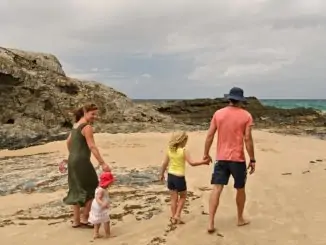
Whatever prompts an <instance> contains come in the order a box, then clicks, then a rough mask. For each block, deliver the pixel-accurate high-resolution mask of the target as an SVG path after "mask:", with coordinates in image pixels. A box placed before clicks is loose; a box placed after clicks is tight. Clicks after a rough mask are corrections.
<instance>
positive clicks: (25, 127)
mask: <svg viewBox="0 0 326 245" xmlns="http://www.w3.org/2000/svg"><path fill="white" fill-rule="evenodd" d="M87 102H94V103H96V104H97V105H98V106H99V107H100V115H99V116H100V120H99V123H98V124H96V126H97V130H98V131H102V132H105V131H106V132H111V131H113V132H119V127H120V128H121V127H122V126H123V125H124V127H123V128H121V130H120V131H122V132H123V131H126V130H127V131H129V132H132V131H137V130H140V129H142V126H139V127H138V128H137V129H133V128H132V125H131V124H130V123H131V122H138V123H140V124H141V123H149V124H150V123H154V122H169V121H170V117H168V116H164V115H163V114H161V113H159V112H157V111H155V110H154V109H152V108H151V107H146V106H144V105H136V104H134V103H133V102H132V101H131V100H130V99H129V98H127V97H126V95H124V94H122V93H120V92H118V91H116V90H114V89H112V88H109V87H107V86H104V85H102V84H100V83H97V82H93V81H81V80H78V79H73V78H69V77H67V76H66V75H65V73H64V71H63V69H62V66H61V64H60V62H59V61H58V59H57V58H56V57H55V56H53V55H49V54H41V53H32V52H25V51H21V50H14V49H6V48H1V47H0V103H1V106H0V124H1V128H0V148H9V149H14V148H21V147H25V146H30V145H33V144H38V143H40V142H46V141H50V140H55V139H62V138H64V137H66V133H65V132H67V131H68V130H69V128H70V127H71V125H72V123H73V117H72V111H73V110H74V109H76V108H77V107H79V106H81V105H83V104H85V103H87ZM113 123H114V124H113ZM62 132H63V133H62Z"/></svg>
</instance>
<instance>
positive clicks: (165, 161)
mask: <svg viewBox="0 0 326 245" xmlns="http://www.w3.org/2000/svg"><path fill="white" fill-rule="evenodd" d="M168 165H169V156H168V154H165V156H164V160H163V163H162V168H161V174H160V180H162V181H163V180H164V173H165V171H166V168H167V167H168Z"/></svg>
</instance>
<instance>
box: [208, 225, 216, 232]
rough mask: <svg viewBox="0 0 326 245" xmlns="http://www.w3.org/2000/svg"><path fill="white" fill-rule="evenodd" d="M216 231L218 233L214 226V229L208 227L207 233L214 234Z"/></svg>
mask: <svg viewBox="0 0 326 245" xmlns="http://www.w3.org/2000/svg"><path fill="white" fill-rule="evenodd" d="M215 231H216V228H214V227H213V226H212V227H208V229H207V233H208V234H213V233H214V232H215Z"/></svg>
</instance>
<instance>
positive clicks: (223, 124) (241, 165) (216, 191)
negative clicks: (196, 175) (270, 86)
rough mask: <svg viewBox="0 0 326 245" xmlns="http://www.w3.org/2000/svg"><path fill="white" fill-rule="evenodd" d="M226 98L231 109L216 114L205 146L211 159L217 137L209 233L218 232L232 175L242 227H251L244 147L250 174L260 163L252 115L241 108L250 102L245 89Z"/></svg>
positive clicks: (239, 221) (206, 154)
mask: <svg viewBox="0 0 326 245" xmlns="http://www.w3.org/2000/svg"><path fill="white" fill-rule="evenodd" d="M226 98H227V99H228V100H229V105H228V106H226V107H224V108H222V109H220V110H217V111H216V112H215V114H214V116H213V118H212V120H211V124H210V127H209V130H208V133H207V137H206V142H205V150H204V159H207V158H210V159H211V157H210V155H209V150H210V148H211V146H212V143H213V140H214V135H215V133H217V152H216V162H215V165H214V171H213V174H212V180H211V184H212V185H213V190H212V192H211V196H210V200H209V226H208V232H209V233H213V232H215V230H216V229H215V226H214V218H215V214H216V210H217V207H218V204H219V199H220V195H221V193H222V190H223V187H224V185H227V184H228V181H229V178H230V175H232V177H233V179H234V188H235V189H236V190H237V196H236V203H237V211H238V226H243V225H247V224H249V221H247V220H245V219H244V218H243V210H244V206H245V201H246V192H245V184H246V179H247V166H246V159H245V154H244V145H245V146H246V150H247V152H248V155H249V158H250V162H249V165H248V169H249V171H250V172H249V174H252V173H254V172H255V163H256V160H255V154H254V144H253V139H252V134H251V127H252V125H253V119H252V116H251V114H250V113H249V112H248V111H246V110H244V109H242V108H241V107H240V105H241V102H245V100H246V99H245V97H244V95H243V90H242V89H241V88H237V87H234V88H232V89H231V90H230V93H229V94H228V95H227V96H226Z"/></svg>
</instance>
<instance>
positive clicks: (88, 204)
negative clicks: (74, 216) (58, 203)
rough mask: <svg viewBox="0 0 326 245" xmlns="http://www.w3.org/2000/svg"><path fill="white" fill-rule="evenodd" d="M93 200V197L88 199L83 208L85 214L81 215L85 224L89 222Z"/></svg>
mask: <svg viewBox="0 0 326 245" xmlns="http://www.w3.org/2000/svg"><path fill="white" fill-rule="evenodd" d="M92 201H93V199H91V200H88V201H87V202H86V203H85V206H84V208H83V215H82V217H81V222H82V223H83V224H87V223H88V217H89V212H90V210H91V206H92Z"/></svg>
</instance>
